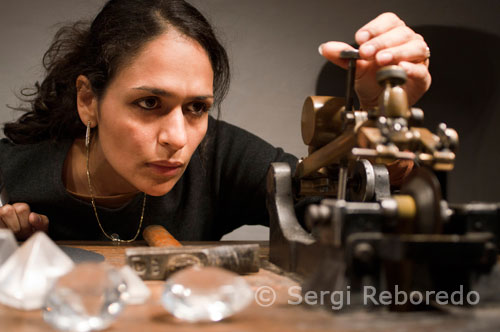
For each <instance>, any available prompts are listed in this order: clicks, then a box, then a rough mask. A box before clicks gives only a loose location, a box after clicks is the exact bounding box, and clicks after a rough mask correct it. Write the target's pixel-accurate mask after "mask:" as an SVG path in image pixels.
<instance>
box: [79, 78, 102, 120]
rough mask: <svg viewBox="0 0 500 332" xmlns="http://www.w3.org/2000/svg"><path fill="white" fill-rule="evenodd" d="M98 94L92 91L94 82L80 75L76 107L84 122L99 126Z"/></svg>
mask: <svg viewBox="0 0 500 332" xmlns="http://www.w3.org/2000/svg"><path fill="white" fill-rule="evenodd" d="M97 106H98V101H97V96H96V95H95V93H94V92H93V91H92V84H91V83H90V81H89V79H88V78H87V77H86V76H83V75H80V76H78V77H77V79H76V107H77V109H78V115H79V116H80V120H82V122H83V124H84V125H85V126H87V123H88V122H89V121H90V123H91V127H92V128H93V127H95V126H97Z"/></svg>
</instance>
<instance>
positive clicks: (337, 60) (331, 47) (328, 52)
mask: <svg viewBox="0 0 500 332" xmlns="http://www.w3.org/2000/svg"><path fill="white" fill-rule="evenodd" d="M344 50H354V47H352V46H351V45H349V44H346V43H342V42H337V41H331V42H327V43H324V44H321V45H320V47H319V53H320V54H321V55H322V56H324V57H325V58H326V59H327V60H329V61H331V62H333V63H334V64H336V65H337V66H339V67H342V68H344V69H347V66H348V65H349V60H347V59H342V58H341V57H340V52H342V51H344Z"/></svg>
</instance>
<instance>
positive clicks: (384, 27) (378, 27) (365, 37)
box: [354, 13, 405, 45]
mask: <svg viewBox="0 0 500 332" xmlns="http://www.w3.org/2000/svg"><path fill="white" fill-rule="evenodd" d="M404 25H405V23H404V22H403V21H402V20H401V19H400V18H399V17H398V16H397V15H396V14H394V13H383V14H380V15H379V16H377V17H376V18H374V19H373V20H371V21H370V22H368V23H367V24H365V25H364V26H363V27H362V28H361V29H359V30H358V31H357V32H356V34H355V35H354V38H355V39H356V43H358V44H359V45H362V44H364V43H366V42H367V41H369V40H370V39H372V38H374V37H377V36H379V35H381V34H383V33H385V32H387V31H389V30H392V29H394V28H396V27H399V26H404Z"/></svg>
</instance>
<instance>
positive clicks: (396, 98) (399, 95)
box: [376, 66, 411, 119]
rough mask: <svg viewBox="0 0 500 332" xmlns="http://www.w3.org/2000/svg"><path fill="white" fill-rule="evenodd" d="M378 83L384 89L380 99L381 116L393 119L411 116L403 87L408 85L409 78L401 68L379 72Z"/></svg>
mask: <svg viewBox="0 0 500 332" xmlns="http://www.w3.org/2000/svg"><path fill="white" fill-rule="evenodd" d="M376 79H377V82H378V83H379V84H380V85H381V86H382V87H383V88H384V91H383V92H382V94H381V95H380V97H379V109H378V111H379V114H378V115H380V116H386V117H391V118H397V117H401V118H405V119H408V118H409V117H410V116H411V112H410V107H409V105H408V96H407V95H406V91H405V90H404V89H403V88H402V87H401V85H403V84H405V83H406V80H407V76H406V72H405V71H404V70H403V68H401V67H399V66H386V67H383V68H382V69H380V70H379V71H377V74H376Z"/></svg>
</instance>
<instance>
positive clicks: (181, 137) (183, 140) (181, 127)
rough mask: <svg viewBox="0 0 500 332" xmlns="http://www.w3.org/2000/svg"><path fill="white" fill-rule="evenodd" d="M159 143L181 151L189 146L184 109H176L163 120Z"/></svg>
mask: <svg viewBox="0 0 500 332" xmlns="http://www.w3.org/2000/svg"><path fill="white" fill-rule="evenodd" d="M158 142H159V143H160V144H161V145H166V146H170V147H171V148H172V149H174V150H180V149H182V148H183V147H184V146H185V145H186V144H187V132H186V121H185V118H184V113H183V111H182V107H180V106H179V107H176V108H175V109H173V110H171V111H170V112H168V113H167V114H166V115H165V117H164V118H162V119H161V124H160V132H159V134H158Z"/></svg>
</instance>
